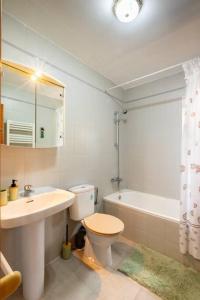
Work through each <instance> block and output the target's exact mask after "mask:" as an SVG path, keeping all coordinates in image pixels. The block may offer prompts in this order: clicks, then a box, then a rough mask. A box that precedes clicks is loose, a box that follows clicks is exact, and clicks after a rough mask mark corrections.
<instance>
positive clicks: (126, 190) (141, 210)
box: [103, 189, 180, 224]
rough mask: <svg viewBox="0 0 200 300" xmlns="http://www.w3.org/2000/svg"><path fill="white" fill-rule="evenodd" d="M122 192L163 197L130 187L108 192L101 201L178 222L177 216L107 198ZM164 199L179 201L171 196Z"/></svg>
mask: <svg viewBox="0 0 200 300" xmlns="http://www.w3.org/2000/svg"><path fill="white" fill-rule="evenodd" d="M120 192H121V193H123V192H138V193H141V194H147V195H150V196H157V197H161V198H165V197H163V196H159V195H154V194H149V193H143V192H140V191H136V190H130V189H122V190H120V191H118V192H115V193H112V194H109V195H106V196H104V197H103V201H105V202H110V203H113V204H116V205H118V206H122V207H123V206H125V207H129V208H131V209H133V210H136V211H137V212H142V213H145V214H148V215H150V216H154V217H157V218H161V219H163V220H167V221H171V222H174V223H177V224H179V223H180V219H178V218H174V217H170V216H166V215H164V214H158V213H154V212H151V211H149V210H146V209H143V208H140V207H137V206H131V205H130V204H127V203H125V202H120V200H112V199H109V198H108V197H111V196H112V197H113V196H114V195H118V194H119V193H120ZM166 199H171V200H174V201H179V200H177V199H172V198H167V197H166Z"/></svg>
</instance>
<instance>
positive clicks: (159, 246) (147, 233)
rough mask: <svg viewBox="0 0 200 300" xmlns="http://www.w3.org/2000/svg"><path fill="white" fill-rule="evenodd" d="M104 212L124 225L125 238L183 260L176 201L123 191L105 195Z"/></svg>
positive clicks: (177, 203) (177, 202)
mask: <svg viewBox="0 0 200 300" xmlns="http://www.w3.org/2000/svg"><path fill="white" fill-rule="evenodd" d="M103 209H104V212H105V213H107V214H111V215H113V216H116V217H118V218H120V219H121V220H122V221H123V222H124V225H125V229H124V232H123V235H124V237H126V238H127V239H129V240H131V241H133V242H136V243H141V244H143V245H146V246H147V247H149V248H152V249H154V250H156V251H159V252H161V253H163V254H165V255H168V256H170V257H172V258H174V259H177V260H179V261H182V255H181V254H180V252H179V201H178V200H175V199H168V198H164V197H160V196H156V195H151V194H147V193H141V192H137V191H132V190H122V191H120V192H117V193H114V194H111V195H108V196H105V197H104V199H103Z"/></svg>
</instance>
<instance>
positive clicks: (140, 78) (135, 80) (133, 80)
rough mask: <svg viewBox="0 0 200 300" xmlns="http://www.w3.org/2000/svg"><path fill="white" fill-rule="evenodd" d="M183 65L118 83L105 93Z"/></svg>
mask: <svg viewBox="0 0 200 300" xmlns="http://www.w3.org/2000/svg"><path fill="white" fill-rule="evenodd" d="M183 63H185V62H182V63H179V64H176V65H173V66H169V67H167V68H164V69H161V70H159V71H155V72H153V73H151V74H147V75H144V76H141V77H138V78H134V79H132V80H129V81H126V82H123V83H120V84H118V85H115V86H113V87H110V88H108V89H107V90H106V91H107V92H108V91H111V90H114V89H116V88H118V87H122V86H124V85H127V84H130V83H134V82H137V81H139V80H142V79H145V78H148V77H151V76H153V75H157V74H160V73H162V72H165V71H169V70H172V69H175V68H177V67H181V66H182V64H183Z"/></svg>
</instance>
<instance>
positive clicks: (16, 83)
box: [0, 62, 64, 148]
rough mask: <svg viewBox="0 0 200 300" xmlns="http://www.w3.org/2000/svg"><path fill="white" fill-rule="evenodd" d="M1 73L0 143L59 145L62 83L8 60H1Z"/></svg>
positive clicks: (62, 137)
mask: <svg viewBox="0 0 200 300" xmlns="http://www.w3.org/2000/svg"><path fill="white" fill-rule="evenodd" d="M2 74H3V76H2V105H1V113H0V116H1V118H0V123H1V124H2V126H0V130H1V127H2V128H3V129H4V130H1V131H0V133H1V136H0V139H1V142H0V143H5V144H7V145H11V146H21V147H22V146H23V147H32V148H34V147H36V148H50V147H59V146H62V145H63V140H64V87H63V86H62V85H60V83H59V82H57V81H56V80H54V79H52V78H50V77H48V76H46V75H41V74H40V76H38V75H37V73H36V71H34V70H31V69H28V68H26V67H23V66H20V65H16V64H13V63H10V62H3V63H2ZM3 133H4V134H3ZM3 135H4V137H3Z"/></svg>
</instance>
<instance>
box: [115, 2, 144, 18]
mask: <svg viewBox="0 0 200 300" xmlns="http://www.w3.org/2000/svg"><path fill="white" fill-rule="evenodd" d="M141 7H142V1H141V0H116V1H115V3H114V6H113V10H114V13H115V16H116V17H117V19H118V20H119V21H120V22H124V23H129V22H131V21H133V20H134V19H135V18H136V17H137V16H138V14H139V12H140V9H141Z"/></svg>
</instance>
